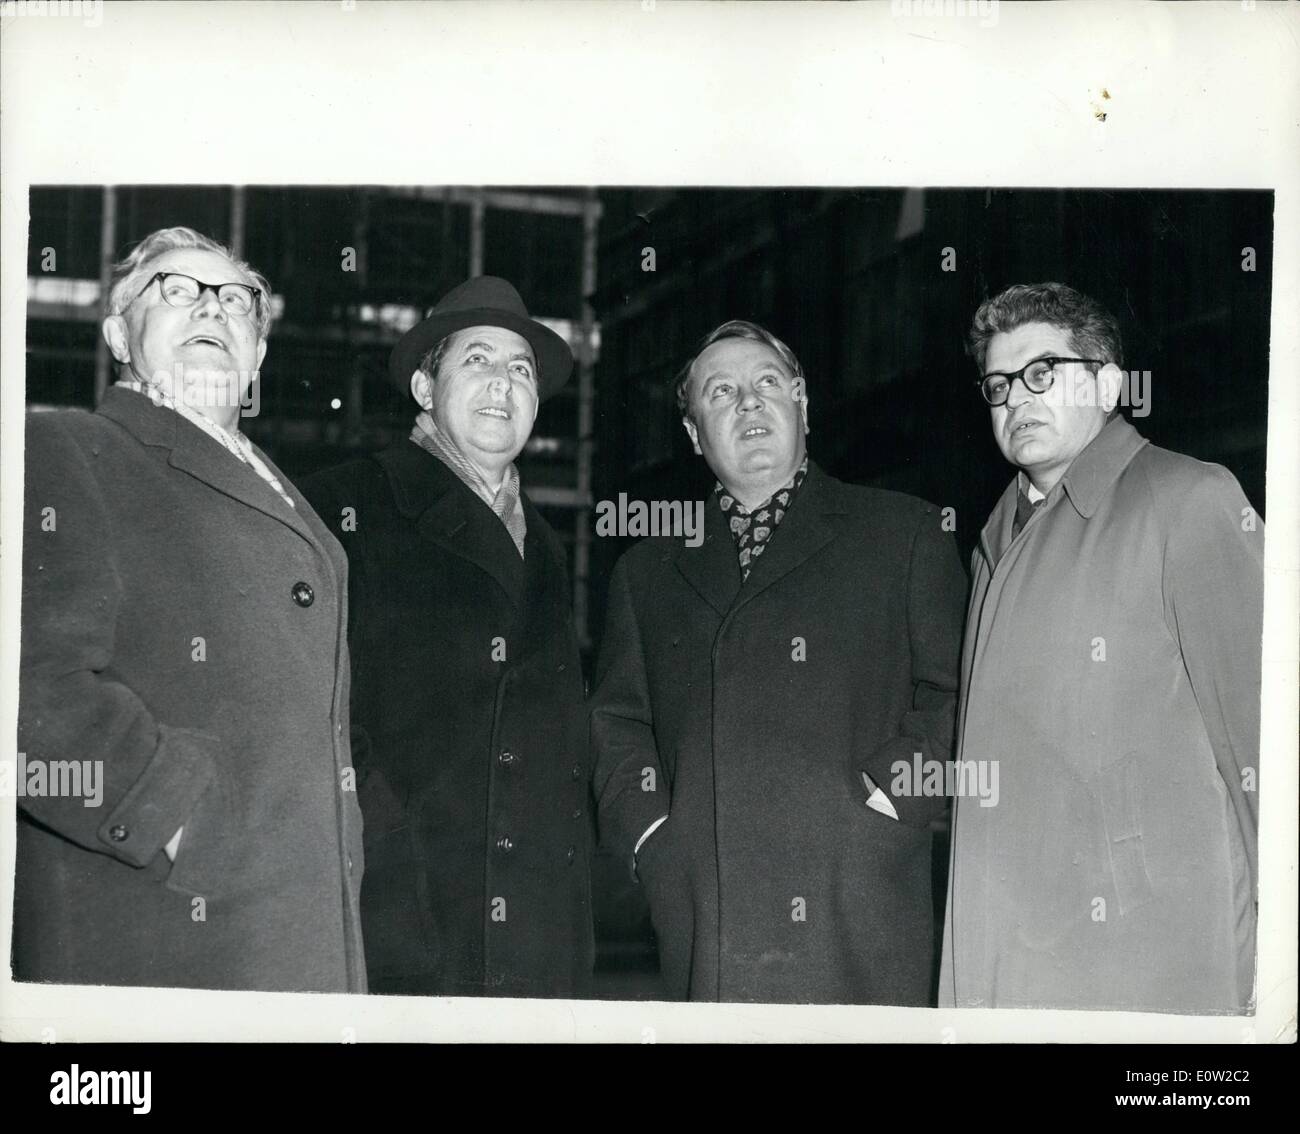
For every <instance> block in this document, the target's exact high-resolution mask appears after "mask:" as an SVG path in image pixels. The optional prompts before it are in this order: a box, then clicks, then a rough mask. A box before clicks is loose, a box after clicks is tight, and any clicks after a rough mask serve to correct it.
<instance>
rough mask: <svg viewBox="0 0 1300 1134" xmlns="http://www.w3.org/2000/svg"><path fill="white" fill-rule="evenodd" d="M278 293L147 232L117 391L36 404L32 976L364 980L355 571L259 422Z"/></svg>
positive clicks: (29, 617) (26, 599)
mask: <svg viewBox="0 0 1300 1134" xmlns="http://www.w3.org/2000/svg"><path fill="white" fill-rule="evenodd" d="M270 294H271V293H270V289H269V287H268V286H267V283H266V281H265V280H264V279H263V278H262V277H261V275H260V274H258V273H257V272H255V271H253V270H252V269H251V268H250V267H249V266H248V265H247V264H244V263H242V262H240V261H237V260H235V259H234V258H233V257H232V255H231V253H230V252H229V251H228V250H227V249H225V248H223V247H222V246H221V245H219V244H217V243H216V242H215V241H212V240H210V239H209V238H207V237H205V236H202V235H201V234H199V233H197V232H194V231H193V230H191V229H187V228H171V229H162V230H160V231H158V232H155V233H153V234H152V235H150V236H149V237H147V238H146V239H145V240H144V241H143V242H142V243H141V244H140V245H139V246H138V247H137V248H136V249H135V250H134V251H133V252H132V253H131V254H130V255H129V256H128V257H127V258H126V259H125V260H124V261H123V262H122V263H121V264H119V265H118V267H117V270H116V272H115V275H114V281H113V287H112V291H111V293H110V297H109V315H108V317H107V318H106V319H105V320H104V324H103V331H104V337H105V338H106V339H107V341H108V344H109V347H110V349H111V350H112V352H113V355H114V357H115V359H116V360H117V363H118V367H119V372H118V373H119V377H118V381H117V383H116V384H115V385H114V386H112V387H111V388H110V389H109V390H108V391H107V392H106V394H105V396H104V399H103V401H102V403H101V404H100V406H99V408H98V409H97V410H96V411H95V412H94V413H87V412H86V411H84V410H57V411H54V412H44V413H33V414H31V415H30V416H29V418H28V425H27V450H26V493H25V517H24V520H25V526H24V533H23V608H22V672H21V680H20V705H19V719H18V750H19V759H18V773H17V776H16V782H15V783H14V785H13V787H14V789H15V794H17V796H18V833H17V866H16V871H15V889H14V939H13V966H14V975H15V977H16V978H17V979H19V980H30V981H58V982H65V983H77V984H114V985H154V986H180V987H189V988H217V989H259V990H282V991H292V990H310V991H320V992H346V991H352V992H364V991H365V962H364V957H363V955H362V947H361V934H360V912H359V909H358V901H359V892H360V882H361V872H362V868H363V860H362V850H361V813H360V809H359V808H358V806H357V801H356V795H355V793H354V792H352V791H351V790H349V788H350V786H351V778H352V768H351V760H350V753H349V742H348V736H349V727H348V659H347V649H346V629H347V562H346V560H345V558H344V556H343V552H342V550H341V549H340V548H339V546H338V543H337V542H336V541H335V539H334V537H333V536H331V535H330V534H329V532H328V530H327V529H326V528H325V526H324V525H323V524H322V523H321V522H320V520H319V519H318V518H317V516H316V515H315V513H314V512H313V511H312V509H311V507H310V506H309V505H308V504H307V502H306V500H305V499H303V497H302V496H301V495H299V493H298V492H297V491H296V490H295V489H294V487H293V485H292V484H290V483H289V481H288V480H287V479H285V477H284V476H283V474H281V473H280V472H279V471H278V470H277V469H276V468H275V466H274V465H273V464H272V463H271V461H270V460H269V459H268V458H267V457H266V455H265V454H264V453H262V452H261V451H260V450H259V449H258V448H257V447H256V446H255V445H253V444H251V443H250V442H249V440H248V439H247V437H245V436H244V434H243V433H242V432H241V431H240V429H239V418H240V413H241V409H243V408H250V407H253V406H255V405H256V399H255V398H251V397H250V392H251V391H252V390H254V389H255V387H254V386H253V385H252V383H253V382H254V381H256V378H257V373H256V372H257V367H258V366H259V365H260V363H261V360H262V356H263V354H264V353H265V351H266V334H267V328H268V327H269V325H270V311H269V306H268V305H269V301H270Z"/></svg>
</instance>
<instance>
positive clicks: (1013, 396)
mask: <svg viewBox="0 0 1300 1134" xmlns="http://www.w3.org/2000/svg"><path fill="white" fill-rule="evenodd" d="M1017 388H1019V393H1017V392H1016V391H1017ZM1036 397H1038V395H1037V394H1035V393H1034V392H1033V390H1031V389H1030V388H1029V387H1028V385H1026V383H1025V378H1024V375H1023V374H1017V375H1016V376H1015V377H1014V378H1013V379H1011V385H1010V386H1009V387H1008V388H1007V408H1008V409H1016V408H1017V407H1019V406H1023V405H1025V404H1026V403H1027V402H1028V401H1029V400H1030V399H1031V398H1036Z"/></svg>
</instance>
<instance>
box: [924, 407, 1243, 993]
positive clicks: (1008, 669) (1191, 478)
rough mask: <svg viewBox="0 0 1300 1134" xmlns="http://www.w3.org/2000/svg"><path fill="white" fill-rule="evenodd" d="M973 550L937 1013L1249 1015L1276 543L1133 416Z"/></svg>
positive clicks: (1002, 518) (1226, 491) (1218, 480)
mask: <svg viewBox="0 0 1300 1134" xmlns="http://www.w3.org/2000/svg"><path fill="white" fill-rule="evenodd" d="M1015 506H1016V483H1015V482H1014V481H1013V482H1012V483H1011V484H1010V485H1009V486H1008V488H1007V490H1006V493H1005V494H1004V495H1003V497H1002V499H1001V501H1000V502H999V503H998V505H997V507H996V508H995V509H994V510H993V514H992V516H991V517H990V518H989V522H988V524H987V526H986V527H985V528H984V531H983V534H982V536H981V538H980V543H979V546H978V547H977V548H976V550H975V552H974V555H973V567H974V570H973V575H974V580H973V590H972V593H971V599H970V607H969V613H968V618H967V625H966V641H965V647H964V657H963V664H962V701H961V710H960V725H959V745H960V750H959V758H960V759H961V760H962V761H973V762H975V763H976V764H979V763H980V762H990V761H996V762H997V763H998V765H999V768H1000V775H999V780H1000V798H999V800H998V803H997V805H996V806H994V807H987V808H986V807H981V806H980V805H979V801H978V800H974V799H968V798H958V799H957V800H956V801H955V805H954V815H953V835H952V863H951V872H950V880H949V893H948V912H947V922H946V933H945V942H944V953H943V967H942V974H941V980H940V988H939V996H940V1003H941V1004H942V1005H948V1006H952V1005H956V1006H958V1007H978V1008H1026V1007H1034V1008H1080V1009H1083V1008H1094V1009H1095V1008H1114V1009H1126V1010H1129V1011H1152V1012H1155V1011H1160V1012H1185V1013H1212V1012H1234V1011H1242V1010H1244V1009H1245V1008H1246V1007H1247V1006H1248V1005H1249V1003H1250V1000H1251V988H1252V982H1253V974H1254V941H1255V936H1254V925H1255V904H1254V903H1255V887H1256V815H1257V800H1258V788H1259V780H1258V771H1259V764H1258V757H1259V697H1260V640H1261V631H1262V611H1263V601H1262V600H1263V540H1264V529H1263V524H1262V523H1260V522H1259V521H1257V519H1256V518H1255V515H1254V512H1253V511H1252V510H1251V508H1250V507H1249V505H1248V503H1247V501H1246V498H1245V497H1244V496H1243V495H1242V492H1241V489H1240V488H1239V487H1238V485H1237V482H1236V481H1235V480H1234V479H1233V477H1232V475H1231V474H1230V473H1229V472H1227V470H1226V469H1223V468H1221V467H1219V466H1218V465H1210V464H1204V463H1202V462H1200V461H1196V460H1193V459H1192V458H1190V457H1185V456H1182V455H1180V454H1178V453H1171V452H1169V451H1168V450H1166V449H1160V448H1157V447H1156V446H1154V445H1151V444H1149V443H1148V442H1147V441H1146V440H1145V439H1143V438H1142V437H1141V435H1140V434H1139V433H1138V432H1137V430H1135V429H1134V428H1133V427H1132V426H1131V425H1129V424H1128V423H1127V422H1125V421H1124V420H1123V419H1122V418H1116V419H1115V420H1113V421H1112V422H1110V423H1109V424H1108V425H1106V426H1105V428H1104V429H1103V430H1102V432H1101V433H1100V434H1099V435H1098V436H1097V437H1096V438H1095V439H1094V440H1093V441H1092V443H1091V444H1090V445H1089V446H1088V447H1087V448H1086V449H1084V450H1083V452H1082V453H1080V454H1079V456H1078V457H1076V458H1075V460H1074V463H1073V464H1071V466H1070V467H1069V469H1068V470H1067V471H1066V473H1065V475H1064V477H1063V478H1062V479H1061V481H1060V482H1059V483H1058V484H1057V485H1056V487H1054V488H1053V489H1052V491H1051V492H1050V493H1049V494H1048V496H1047V499H1046V502H1045V504H1044V505H1043V507H1042V508H1041V509H1040V510H1039V512H1038V513H1037V514H1036V515H1035V516H1034V517H1033V518H1032V519H1030V520H1029V522H1028V524H1027V525H1026V526H1025V528H1024V530H1023V531H1022V532H1021V533H1020V534H1019V536H1017V537H1015V538H1013V537H1012V521H1013V518H1014V514H1015Z"/></svg>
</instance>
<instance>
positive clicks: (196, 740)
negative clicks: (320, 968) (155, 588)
mask: <svg viewBox="0 0 1300 1134" xmlns="http://www.w3.org/2000/svg"><path fill="white" fill-rule="evenodd" d="M93 462H94V457H93V456H92V455H91V453H88V452H87V451H86V449H85V448H83V446H82V445H81V444H79V443H78V441H77V439H76V438H75V437H74V435H73V430H72V427H71V426H70V425H69V423H68V420H67V417H65V415H64V414H60V413H50V414H36V415H32V416H31V417H30V418H29V424H28V434H27V459H26V485H25V493H24V495H25V503H24V531H23V608H22V650H21V656H22V660H21V671H20V690H19V713H18V748H19V752H20V753H21V755H22V758H23V759H24V760H25V761H26V764H27V767H28V769H29V770H30V769H31V768H32V767H33V765H36V764H42V765H44V767H45V768H47V769H49V768H50V767H51V766H52V764H53V763H54V762H56V761H81V762H83V766H84V762H85V761H91V762H93V766H96V767H98V768H99V769H102V771H101V773H100V780H99V782H100V785H101V787H102V796H101V798H100V799H99V801H98V803H97V804H95V803H94V801H92V800H91V799H89V798H86V797H85V796H84V793H83V796H81V797H76V798H71V797H68V796H62V797H60V796H51V795H40V794H30V795H23V796H21V797H20V800H19V804H20V809H21V811H23V812H24V813H25V814H26V815H27V816H28V817H29V818H31V819H33V820H35V821H36V822H38V823H40V824H41V825H43V826H44V827H46V828H48V829H49V830H51V831H54V832H55V833H57V834H59V835H61V836H63V837H64V838H66V839H68V840H70V841H71V842H73V843H76V844H77V845H79V846H81V847H84V848H86V849H87V850H90V851H96V852H98V853H101V854H105V855H110V856H112V857H113V858H116V859H119V860H120V861H122V862H125V863H128V864H130V865H132V866H137V867H142V866H145V865H146V864H147V863H149V862H150V861H151V860H152V859H153V858H154V856H155V855H157V854H158V852H159V851H160V850H161V849H162V847H163V846H164V845H165V844H166V843H167V842H168V840H169V839H171V837H172V836H173V835H174V834H175V833H176V830H177V828H179V827H181V826H183V825H185V824H186V822H187V820H188V818H189V817H190V816H191V814H192V813H193V812H194V810H195V808H196V805H198V804H199V802H200V800H201V799H203V800H204V808H205V811H206V812H207V813H209V817H211V815H212V813H213V812H214V809H215V810H216V811H220V810H221V800H222V790H221V787H222V784H221V780H220V777H219V775H218V769H219V767H220V757H221V752H222V743H221V741H220V740H219V739H218V738H217V737H215V736H212V735H210V734H207V733H203V732H200V731H197V730H194V729H186V728H174V727H171V726H169V725H168V724H167V723H166V722H165V721H162V720H159V719H157V718H156V717H155V716H154V715H153V714H152V713H151V712H150V710H149V708H148V706H146V705H145V704H144V703H143V702H142V701H141V699H140V697H139V696H138V695H137V694H136V693H135V691H134V690H132V689H131V688H129V687H128V686H127V685H125V684H124V683H122V682H121V681H117V680H114V679H113V678H112V677H110V676H109V674H110V673H111V672H112V669H113V658H114V649H115V636H116V629H117V621H118V616H119V612H120V609H121V605H122V602H123V596H124V591H123V585H122V579H121V577H120V575H119V569H118V562H117V556H116V554H115V540H117V539H120V538H122V536H121V534H120V533H117V532H114V531H112V530H111V529H110V521H109V517H110V516H111V514H112V513H111V510H110V509H109V507H108V505H107V503H106V502H105V500H104V497H103V492H102V489H101V487H100V485H99V483H98V481H97V479H96V477H95V475H94V468H93ZM158 585H159V586H167V585H168V580H166V579H160V580H159V581H158ZM217 825H218V826H221V825H224V824H222V823H220V822H218V824H217ZM204 826H208V824H207V823H205V824H204ZM189 843H191V839H190V831H188V830H187V831H186V834H185V839H184V841H183V842H182V850H181V852H180V856H186V857H188V854H189V852H188V848H187V844H189ZM180 856H178V862H179V861H180Z"/></svg>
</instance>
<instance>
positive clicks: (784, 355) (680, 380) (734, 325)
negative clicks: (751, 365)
mask: <svg viewBox="0 0 1300 1134" xmlns="http://www.w3.org/2000/svg"><path fill="white" fill-rule="evenodd" d="M723 339H748V340H749V341H750V342H755V343H762V344H763V345H764V346H766V347H770V348H771V349H772V350H774V351H776V353H777V354H778V355H780V357H781V361H782V362H784V363H785V364H786V366H788V367H789V368H790V372H791V374H793V375H794V377H796V378H802V377H803V376H804V373H803V367H802V366H800V365H799V360H798V359H797V358H795V356H794V351H792V350H791V349H790V348H789V347H788V346H786V345H785V343H783V342H782V341H781V340H780V339H778V338H777V337H776V336H775V335H774V334H772V332H771V331H769V330H767V329H766V328H765V327H760V326H759V325H758V324H757V323H751V322H749V321H748V320H747V319H730V320H728V321H727V322H726V323H723V324H722V326H720V327H715V328H714V329H713V330H712V331H710V332H709V333H708V334H707V335H705V336H704V338H702V339H701V340H700V342H699V345H697V346H696V348H695V351H694V353H693V354H692V355H691V357H690V358H689V359H688V360H687V362H686V365H685V366H683V367H682V368H681V369H680V370H679V371H678V372H677V374H676V375H675V376H674V378H673V393H674V395H675V396H676V398H677V409H678V412H679V413H681V414H682V416H683V417H685V416H686V411H687V408H688V407H689V404H690V402H689V399H688V398H687V396H686V388H687V386H688V385H689V384H690V380H691V368H692V367H693V366H694V365H695V363H696V361H697V360H698V359H699V357H700V355H702V354H703V353H704V352H705V351H706V350H708V348H709V347H711V346H712V345H713V344H714V343H717V342H721V341H722V340H723Z"/></svg>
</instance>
